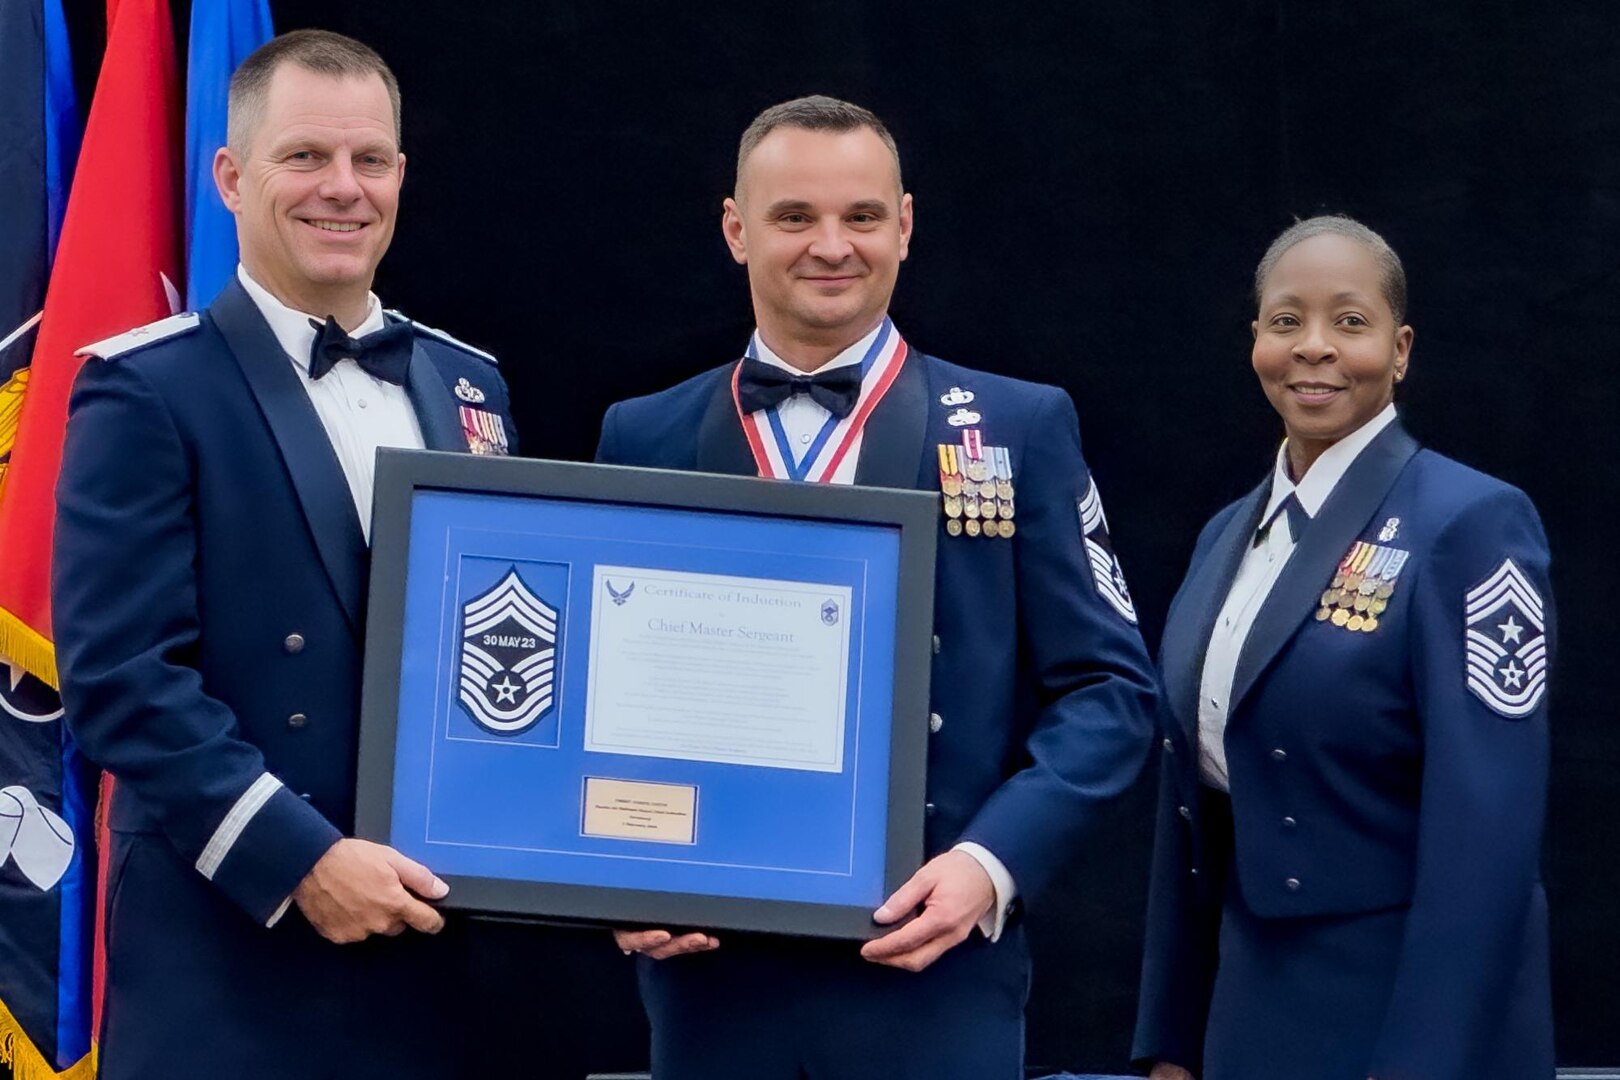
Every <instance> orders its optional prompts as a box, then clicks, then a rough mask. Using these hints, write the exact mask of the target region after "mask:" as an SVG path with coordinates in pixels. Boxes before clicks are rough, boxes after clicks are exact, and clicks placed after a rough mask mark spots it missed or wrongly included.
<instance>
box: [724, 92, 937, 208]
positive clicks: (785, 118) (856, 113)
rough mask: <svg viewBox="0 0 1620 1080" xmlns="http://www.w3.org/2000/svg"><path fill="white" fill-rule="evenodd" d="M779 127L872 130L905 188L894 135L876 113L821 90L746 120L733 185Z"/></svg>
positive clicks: (834, 131)
mask: <svg viewBox="0 0 1620 1080" xmlns="http://www.w3.org/2000/svg"><path fill="white" fill-rule="evenodd" d="M779 127H796V128H803V129H804V130H806V131H830V132H832V133H833V134H835V135H842V134H843V133H845V132H846V131H856V130H859V129H860V128H871V129H872V132H873V134H875V135H876V136H877V137H878V138H880V139H882V140H883V145H884V146H887V147H888V148H889V153H890V155H892V156H893V157H894V179H895V183H897V184H900V189H901V190H902V191H904V190H905V185H904V184H903V183H901V182H900V148H899V147H898V146H896V145H895V142H894V136H893V135H891V134H889V129H888V128H887V127H885V126H884V124H883V121H882V120H879V119H878V118H877V114H875V113H873V112H872V111H871V110H870V109H863V108H861V107H860V106H859V105H854V104H851V103H850V102H848V101H840V100H838V99H837V98H835V97H828V96H827V95H825V94H811V95H810V96H809V97H801V98H794V99H793V100H792V101H784V102H782V103H781V104H780V105H772V106H771V107H770V108H768V109H766V110H765V111H764V112H762V113H760V114H759V115H758V116H756V117H754V122H753V123H751V124H749V125H748V127H747V129H746V130H744V131H743V133H742V141H741V142H740V143H739V144H738V145H737V180H736V185H737V187H739V188H740V187H741V185H742V172H743V165H744V164H745V163H746V162H747V161H748V155H749V154H752V153H753V152H754V150H755V149H756V148H758V146H759V144H760V143H762V142H764V141H765V136H767V135H769V134H770V133H771V132H773V131H775V130H776V129H777V128H779Z"/></svg>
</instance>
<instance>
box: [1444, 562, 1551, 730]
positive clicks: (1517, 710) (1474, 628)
mask: <svg viewBox="0 0 1620 1080" xmlns="http://www.w3.org/2000/svg"><path fill="white" fill-rule="evenodd" d="M1464 610H1465V619H1466V623H1467V629H1466V633H1467V641H1466V645H1467V648H1466V661H1465V664H1466V668H1467V672H1466V678H1467V680H1468V689H1470V690H1472V691H1473V692H1474V696H1475V697H1477V698H1479V700H1481V701H1483V702H1484V703H1485V704H1486V706H1487V707H1489V708H1490V709H1492V710H1493V711H1495V712H1497V713H1500V714H1501V715H1503V716H1506V717H1508V718H1509V719H1513V720H1518V719H1522V718H1523V717H1526V716H1529V715H1530V714H1531V713H1532V712H1534V711H1535V708H1536V706H1537V705H1539V704H1540V703H1541V695H1542V694H1544V693H1545V692H1546V690H1547V634H1546V622H1545V619H1546V614H1545V612H1544V610H1543V608H1542V603H1541V594H1539V593H1538V592H1536V588H1535V586H1534V585H1532V584H1530V579H1529V578H1526V577H1525V576H1524V573H1523V572H1522V571H1521V570H1520V569H1519V568H1518V567H1517V566H1515V565H1514V563H1513V560H1512V559H1504V560H1502V565H1501V566H1499V567H1497V568H1496V571H1495V572H1494V573H1492V574H1491V576H1490V577H1488V578H1486V579H1485V580H1484V581H1482V582H1480V583H1479V584H1478V585H1475V586H1474V587H1473V588H1472V589H1469V590H1468V596H1467V598H1466V600H1465V605H1464Z"/></svg>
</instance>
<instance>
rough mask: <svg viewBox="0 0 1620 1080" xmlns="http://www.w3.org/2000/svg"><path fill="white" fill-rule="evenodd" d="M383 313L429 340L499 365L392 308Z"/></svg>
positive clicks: (454, 339) (482, 354) (491, 357)
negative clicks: (414, 328) (405, 324)
mask: <svg viewBox="0 0 1620 1080" xmlns="http://www.w3.org/2000/svg"><path fill="white" fill-rule="evenodd" d="M385 313H386V314H388V315H392V316H393V317H394V318H396V319H398V320H400V321H401V322H408V323H410V324H411V325H412V326H414V327H416V330H417V332H418V333H422V334H426V335H427V336H428V337H430V338H437V339H438V340H439V341H442V342H444V343H445V344H446V345H453V346H455V347H456V348H458V349H460V350H461V351H462V352H465V353H471V354H472V355H474V356H476V357H478V358H479V359H480V360H487V361H489V362H490V363H491V364H499V363H500V361H499V360H497V359H495V357H494V356H493V355H492V354H490V353H487V352H485V351H484V350H483V349H479V348H474V347H473V346H471V345H469V344H467V343H466V342H465V341H462V340H461V339H460V338H457V337H453V336H451V335H450V334H447V333H445V332H444V331H443V330H439V329H437V328H435V327H432V326H428V325H427V324H426V323H419V322H417V321H416V320H415V319H413V318H411V317H410V316H409V315H406V314H405V313H404V312H402V311H395V310H393V309H392V308H389V309H387V311H386V312H385Z"/></svg>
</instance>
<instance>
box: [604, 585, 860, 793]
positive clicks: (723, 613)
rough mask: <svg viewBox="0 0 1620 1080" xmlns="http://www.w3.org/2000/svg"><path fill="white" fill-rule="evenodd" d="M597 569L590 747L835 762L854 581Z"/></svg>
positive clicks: (777, 764) (790, 764)
mask: <svg viewBox="0 0 1620 1080" xmlns="http://www.w3.org/2000/svg"><path fill="white" fill-rule="evenodd" d="M595 573H596V583H597V588H596V589H595V590H594V591H595V592H596V593H597V594H598V595H599V596H600V595H604V594H605V595H606V596H607V597H608V598H609V602H608V603H606V604H600V603H599V604H597V605H595V607H594V608H593V619H592V625H591V644H590V652H591V659H590V668H589V688H588V690H587V694H586V698H587V702H586V713H585V749H586V750H593V751H599V752H602V753H617V754H643V755H647V756H650V757H662V758H681V759H684V760H688V761H712V762H727V763H730V764H734V765H756V766H767V767H771V768H778V769H810V770H813V771H816V772H829V773H836V772H840V771H841V770H842V769H843V761H844V753H843V751H844V715H845V707H846V695H845V693H844V683H845V680H844V673H845V672H846V671H847V670H848V669H849V637H850V635H849V619H848V612H849V609H850V599H851V596H852V594H853V589H852V588H851V587H849V586H847V585H806V584H805V583H803V582H796V581H779V580H770V579H761V578H744V577H732V576H729V575H724V574H691V573H679V572H675V571H669V570H664V571H656V570H649V569H647V568H645V567H630V566H605V565H600V564H599V565H597V567H596V569H595Z"/></svg>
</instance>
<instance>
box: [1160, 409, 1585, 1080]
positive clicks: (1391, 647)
mask: <svg viewBox="0 0 1620 1080" xmlns="http://www.w3.org/2000/svg"><path fill="white" fill-rule="evenodd" d="M1270 485H1271V481H1270V480H1269V478H1268V480H1267V481H1266V482H1264V483H1262V484H1261V485H1260V486H1259V487H1258V488H1256V489H1255V490H1254V491H1253V492H1252V493H1250V494H1249V495H1248V496H1247V497H1245V498H1243V499H1240V500H1238V501H1237V502H1235V503H1233V504H1232V505H1230V506H1228V507H1226V508H1225V509H1224V510H1222V511H1221V512H1220V513H1219V514H1217V515H1216V516H1215V517H1214V519H1213V520H1211V521H1210V522H1209V524H1208V525H1206V526H1205V528H1204V530H1203V532H1202V534H1201V535H1200V536H1199V538H1198V543H1197V546H1196V548H1195V550H1194V552H1193V557H1192V563H1191V566H1190V567H1189V569H1188V572H1187V577H1186V580H1185V581H1184V582H1183V584H1182V586H1181V589H1180V591H1179V592H1178V593H1177V594H1176V597H1175V600H1174V601H1173V603H1172V605H1171V608H1170V612H1169V617H1168V620H1167V623H1166V627H1165V633H1164V639H1163V648H1162V655H1161V666H1162V671H1163V685H1164V697H1163V699H1162V701H1161V710H1160V724H1161V735H1162V738H1163V754H1162V759H1161V761H1162V776H1161V788H1160V790H1161V797H1160V806H1159V818H1158V822H1159V823H1158V834H1157V838H1156V844H1155V851H1154V861H1153V877H1152V887H1151V898H1150V904H1149V914H1148V933H1147V946H1146V954H1145V960H1144V971H1143V979H1142V993H1141V1002H1140V1012H1139V1016H1138V1026H1137V1032H1136V1044H1135V1049H1134V1052H1133V1056H1134V1057H1136V1058H1137V1059H1139V1060H1141V1061H1143V1062H1148V1061H1153V1060H1166V1061H1170V1062H1174V1063H1176V1064H1179V1065H1182V1066H1184V1067H1188V1068H1190V1069H1192V1070H1193V1071H1194V1072H1195V1073H1196V1074H1201V1073H1202V1072H1203V1069H1202V1068H1201V1065H1200V1062H1201V1059H1202V1054H1203V1047H1204V1042H1205V1036H1206V1031H1205V1022H1206V1017H1207V1016H1208V1012H1209V1006H1210V995H1211V985H1212V981H1213V980H1214V978H1215V974H1216V970H1217V962H1218V957H1217V955H1216V927H1217V926H1218V925H1219V921H1220V915H1219V912H1220V909H1221V907H1222V903H1223V899H1225V900H1226V901H1227V902H1228V905H1230V903H1231V901H1232V898H1233V897H1237V898H1239V899H1240V900H1241V904H1242V906H1243V908H1244V909H1246V911H1247V912H1249V913H1252V914H1253V915H1254V916H1257V917H1258V918H1259V919H1260V920H1262V921H1263V922H1265V923H1269V924H1270V925H1273V926H1278V927H1281V926H1284V925H1287V926H1291V927H1293V928H1294V931H1295V932H1298V933H1308V932H1309V930H1310V928H1311V927H1312V926H1326V925H1338V926H1342V925H1343V920H1344V919H1345V918H1348V917H1354V916H1359V915H1367V914H1371V913H1378V912H1388V911H1392V910H1393V911H1404V932H1403V934H1402V936H1401V939H1400V940H1399V941H1398V942H1397V943H1396V945H1395V946H1393V948H1392V955H1391V956H1390V958H1389V964H1388V968H1387V970H1386V969H1384V968H1383V967H1382V966H1381V965H1380V964H1379V963H1378V962H1369V963H1368V964H1367V965H1366V967H1365V968H1364V969H1358V970H1355V971H1352V970H1349V969H1348V968H1341V969H1339V970H1322V971H1320V972H1317V973H1315V975H1309V974H1308V973H1307V977H1306V981H1307V982H1310V983H1315V984H1317V985H1320V986H1322V987H1330V986H1331V987H1334V988H1335V989H1334V993H1336V994H1339V995H1341V997H1342V998H1343V999H1345V1000H1349V999H1353V998H1357V997H1361V996H1365V995H1381V996H1382V998H1381V1000H1383V1001H1387V1004H1386V1005H1382V1006H1380V1008H1381V1013H1380V1015H1382V1016H1383V1017H1384V1020H1383V1023H1382V1025H1381V1028H1378V1030H1376V1031H1375V1032H1373V1033H1372V1034H1373V1037H1372V1039H1371V1040H1370V1045H1368V1046H1367V1047H1366V1069H1365V1070H1364V1071H1362V1073H1361V1075H1367V1076H1374V1077H1378V1078H1380V1080H1398V1078H1406V1077H1411V1078H1422V1080H1463V1078H1470V1080H1479V1078H1482V1077H1497V1076H1501V1077H1510V1076H1512V1077H1519V1076H1523V1077H1530V1076H1538V1075H1539V1076H1550V1075H1551V1071H1552V1067H1551V1010H1550V1006H1549V1004H1548V971H1547V944H1546V937H1547V928H1546V913H1545V907H1544V898H1543V896H1542V894H1541V888H1540V884H1539V874H1538V855H1539V850H1540V837H1541V827H1542V817H1543V809H1544V802H1545V798H1546V784H1547V759H1548V745H1547V707H1546V697H1545V690H1546V678H1547V671H1548V665H1549V660H1550V657H1551V655H1552V646H1553V643H1554V617H1553V610H1552V604H1551V593H1550V591H1549V588H1548V576H1547V575H1548V552H1547V542H1546V538H1545V535H1544V534H1543V532H1542V528H1541V523H1540V520H1539V519H1538V517H1537V515H1536V512H1535V509H1534V507H1533V506H1532V505H1531V503H1530V501H1529V500H1528V499H1527V498H1526V497H1525V496H1524V494H1523V493H1522V492H1520V491H1518V490H1516V489H1514V488H1512V487H1509V486H1508V485H1506V484H1504V483H1501V482H1500V481H1497V480H1494V479H1492V478H1490V477H1488V476H1484V475H1482V474H1480V473H1478V472H1475V471H1473V470H1471V469H1468V468H1466V467H1464V466H1462V465H1459V464H1457V463H1456V462H1454V461H1451V460H1449V459H1447V458H1444V457H1442V456H1440V455H1438V454H1436V453H1434V452H1432V451H1428V450H1423V449H1420V448H1419V447H1418V445H1417V443H1416V442H1414V441H1413V440H1412V438H1411V437H1410V436H1409V435H1407V434H1406V432H1405V431H1404V430H1403V429H1402V427H1401V426H1400V424H1399V423H1398V422H1397V423H1392V424H1390V425H1389V427H1387V428H1386V429H1385V430H1384V431H1382V432H1381V433H1380V434H1379V435H1377V436H1376V437H1375V438H1374V439H1373V441H1372V442H1371V443H1370V444H1369V445H1368V446H1367V447H1366V449H1364V450H1363V451H1362V453H1361V454H1360V455H1359V456H1358V457H1357V458H1356V460H1355V461H1354V462H1353V463H1352V464H1351V465H1350V467H1349V469H1348V470H1347V472H1346V473H1345V475H1344V476H1343V478H1342V479H1341V480H1340V481H1339V483H1338V485H1337V486H1336V487H1335V488H1334V490H1333V492H1332V494H1331V495H1329V496H1328V498H1327V501H1326V502H1325V503H1324V504H1323V506H1322V507H1321V510H1320V512H1319V513H1318V514H1317V516H1316V517H1315V518H1314V519H1312V520H1311V521H1310V522H1309V523H1308V524H1306V525H1305V526H1304V534H1303V536H1302V537H1300V538H1299V539H1298V542H1297V544H1296V546H1295V548H1294V551H1293V554H1292V556H1291V558H1290V560H1289V561H1288V563H1287V565H1286V566H1285V568H1284V569H1283V571H1282V573H1281V576H1280V577H1279V578H1278V579H1277V581H1276V583H1275V585H1274V586H1273V588H1272V590H1271V592H1270V594H1269V595H1268V596H1267V597H1266V599H1265V600H1264V602H1263V605H1262V607H1261V609H1260V611H1259V614H1258V616H1257V617H1256V619H1255V622H1254V625H1253V628H1252V630H1251V631H1250V634H1249V636H1248V639H1247V640H1246V642H1245V643H1244V645H1243V647H1242V651H1241V653H1240V654H1239V659H1238V664H1237V669H1236V676H1235V679H1234V683H1233V687H1232V692H1231V695H1230V705H1229V709H1228V719H1227V725H1226V732H1225V739H1224V745H1225V751H1226V760H1227V764H1228V768H1229V775H1230V781H1231V813H1232V818H1233V823H1234V835H1235V840H1234V844H1235V855H1234V856H1233V857H1232V865H1231V873H1232V875H1234V876H1235V881H1230V880H1229V881H1227V882H1226V883H1225V885H1224V893H1225V896H1224V897H1223V895H1222V894H1221V890H1222V887H1221V886H1218V885H1216V886H1212V885H1210V884H1209V883H1210V882H1211V881H1215V880H1219V879H1220V878H1221V876H1222V875H1221V871H1222V869H1223V867H1221V866H1216V865H1212V859H1213V858H1214V856H1212V855H1211V854H1210V852H1209V850H1208V847H1209V840H1210V837H1209V835H1208V834H1207V833H1206V823H1205V822H1204V821H1203V820H1202V817H1201V813H1200V805H1201V803H1200V797H1199V795H1200V791H1199V784H1200V776H1199V765H1198V761H1199V755H1198V744H1197V738H1198V700H1197V695H1198V692H1199V683H1200V677H1201V672H1202V670H1203V664H1204V654H1205V650H1206V648H1207V646H1208V643H1209V640H1210V635H1211V630H1212V628H1213V626H1214V622H1215V619H1216V616H1217V614H1218V612H1219V611H1220V609H1221V606H1222V604H1223V602H1224V601H1225V598H1226V596H1227V592H1228V590H1229V589H1230V587H1231V584H1232V580H1233V576H1234V575H1235V573H1236V571H1237V568H1238V565H1239V563H1240V562H1241V560H1242V558H1243V554H1244V552H1245V551H1246V550H1247V549H1248V547H1249V545H1250V544H1251V542H1252V540H1253V538H1254V536H1255V532H1256V527H1257V526H1258V525H1259V524H1260V515H1261V512H1262V510H1263V509H1264V507H1265V506H1266V504H1267V499H1268V495H1269V493H1270ZM1380 565H1382V566H1384V567H1390V566H1395V568H1396V573H1395V576H1394V577H1392V578H1390V579H1389V580H1388V581H1383V580H1382V579H1381V578H1379V577H1378V573H1377V568H1378V567H1379V566H1380ZM1358 567H1359V568H1360V569H1361V571H1362V575H1361V577H1359V578H1357V577H1352V575H1355V574H1356V573H1357V568H1358ZM1347 578H1351V580H1349V581H1348V583H1347V582H1346V579H1347ZM1369 578H1370V579H1371V580H1373V581H1374V586H1373V587H1371V588H1368V589H1366V590H1362V589H1361V588H1360V582H1361V581H1362V580H1365V579H1369ZM1346 584H1348V591H1347V590H1346V588H1345V586H1346ZM1379 584H1384V585H1388V586H1389V588H1388V589H1387V590H1385V589H1382V588H1379V587H1378V585H1379ZM1360 598H1365V600H1366V602H1365V603H1364V604H1363V605H1362V607H1361V608H1360V609H1357V608H1356V607H1355V601H1356V600H1357V599H1360ZM1376 599H1382V600H1383V601H1384V603H1383V605H1382V606H1379V605H1377V604H1375V603H1374V602H1373V601H1374V600H1376ZM1369 615H1370V616H1371V617H1372V620H1373V621H1372V622H1371V624H1370V625H1369V623H1368V617H1369ZM1283 920H1291V922H1289V923H1287V924H1285V923H1284V922H1283ZM1282 959H1285V958H1279V960H1280V961H1281V960H1282ZM1242 993H1243V991H1242V989H1241V988H1238V989H1237V990H1236V991H1235V994H1236V996H1237V998H1238V999H1240V1000H1241V998H1242ZM1276 1019H1277V1018H1274V1017H1268V1016H1266V1015H1259V1014H1255V1013H1253V1012H1251V1013H1250V1014H1249V1015H1248V1016H1247V1018H1246V1020H1245V1023H1246V1024H1247V1025H1248V1026H1249V1027H1248V1031H1249V1034H1248V1037H1249V1038H1251V1039H1252V1040H1255V1041H1256V1042H1257V1043H1259V1044H1260V1045H1262V1046H1263V1045H1264V1044H1265V1043H1266V1042H1267V1040H1270V1039H1276V1038H1291V1039H1301V1040H1305V1041H1307V1042H1308V1041H1310V1040H1312V1039H1320V1040H1333V1039H1335V1038H1342V1033H1338V1032H1335V1031H1332V1030H1322V1031H1319V1032H1285V1031H1281V1030H1279V1025H1278V1024H1277V1023H1276ZM1375 1026H1376V1025H1375ZM1543 1066H1545V1068H1544V1069H1543V1068H1542V1067H1543ZM1515 1070H1517V1071H1515ZM1245 1080H1247V1078H1245ZM1256 1080H1265V1078H1264V1077H1257V1078H1256Z"/></svg>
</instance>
